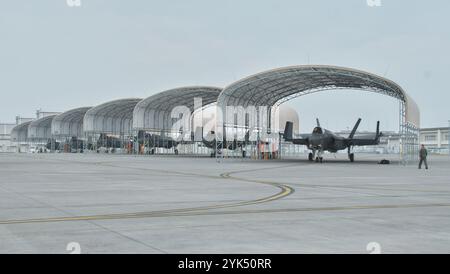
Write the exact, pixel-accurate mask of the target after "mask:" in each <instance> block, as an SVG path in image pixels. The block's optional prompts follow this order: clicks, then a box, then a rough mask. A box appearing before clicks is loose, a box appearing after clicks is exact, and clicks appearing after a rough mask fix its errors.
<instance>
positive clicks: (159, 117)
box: [133, 86, 222, 131]
mask: <svg viewBox="0 0 450 274" xmlns="http://www.w3.org/2000/svg"><path fill="white" fill-rule="evenodd" d="M221 91H222V89H221V88H217V87H208V86H192V87H180V88H175V89H170V90H166V91H163V92H160V93H157V94H155V95H152V96H150V97H148V98H146V99H144V100H142V101H141V102H139V103H138V104H137V105H136V107H135V109H134V112H133V128H134V129H135V130H149V131H170V130H171V129H172V126H173V125H174V123H175V122H176V120H177V119H173V118H172V117H171V115H172V110H174V108H176V107H180V106H183V107H186V108H188V109H189V111H190V113H191V114H192V113H193V112H194V111H195V110H196V108H198V107H199V106H197V105H196V104H194V99H196V98H201V106H200V107H205V106H207V105H210V104H212V103H215V102H216V101H217V98H218V96H219V94H220V92H221Z"/></svg>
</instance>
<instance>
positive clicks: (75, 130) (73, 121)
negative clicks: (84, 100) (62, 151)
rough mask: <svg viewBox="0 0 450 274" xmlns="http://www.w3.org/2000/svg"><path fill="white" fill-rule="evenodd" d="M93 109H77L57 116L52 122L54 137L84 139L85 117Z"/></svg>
mask: <svg viewBox="0 0 450 274" xmlns="http://www.w3.org/2000/svg"><path fill="white" fill-rule="evenodd" d="M91 108H92V107H81V108H75V109H71V110H69V111H66V112H63V113H61V114H59V115H57V116H56V117H55V118H54V119H53V121H52V131H51V132H52V135H53V136H58V137H77V138H81V137H83V119H84V115H85V114H86V112H87V111H88V110H89V109H91Z"/></svg>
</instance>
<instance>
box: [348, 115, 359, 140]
mask: <svg viewBox="0 0 450 274" xmlns="http://www.w3.org/2000/svg"><path fill="white" fill-rule="evenodd" d="M359 123H361V118H359V119H358V121H356V124H355V126H354V127H353V129H352V132H350V135H349V136H348V139H353V137H354V136H355V133H356V130H357V129H358V127H359Z"/></svg>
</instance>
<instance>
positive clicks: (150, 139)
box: [137, 130, 179, 155]
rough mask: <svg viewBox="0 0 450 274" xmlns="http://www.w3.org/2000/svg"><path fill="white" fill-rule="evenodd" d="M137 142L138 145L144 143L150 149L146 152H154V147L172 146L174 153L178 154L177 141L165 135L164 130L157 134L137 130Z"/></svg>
mask: <svg viewBox="0 0 450 274" xmlns="http://www.w3.org/2000/svg"><path fill="white" fill-rule="evenodd" d="M137 139H138V143H139V145H145V146H146V147H150V148H151V149H150V150H149V151H148V152H147V153H148V154H155V148H174V153H175V154H176V155H178V149H177V146H178V144H179V142H177V141H176V140H175V139H174V138H172V137H170V136H167V135H166V134H165V133H164V132H161V134H160V135H158V134H150V133H147V132H145V131H143V130H140V131H139V132H138V137H137Z"/></svg>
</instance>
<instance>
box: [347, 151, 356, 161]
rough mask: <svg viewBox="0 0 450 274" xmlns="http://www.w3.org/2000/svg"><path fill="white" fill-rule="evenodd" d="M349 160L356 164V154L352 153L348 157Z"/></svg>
mask: <svg viewBox="0 0 450 274" xmlns="http://www.w3.org/2000/svg"><path fill="white" fill-rule="evenodd" d="M348 158H349V159H350V162H352V163H353V162H354V161H355V154H353V153H350V154H349V155H348Z"/></svg>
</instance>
